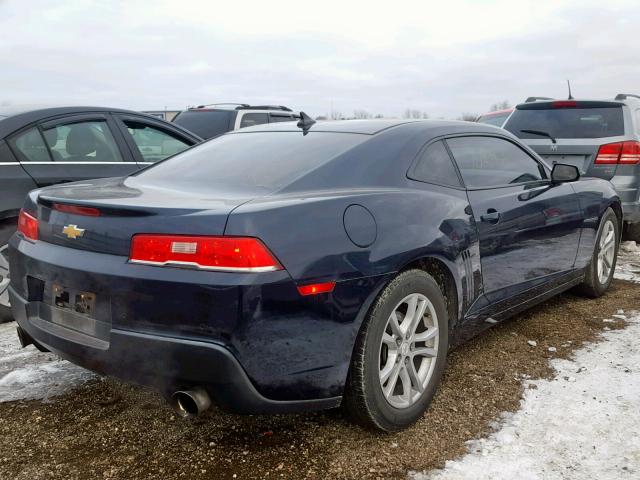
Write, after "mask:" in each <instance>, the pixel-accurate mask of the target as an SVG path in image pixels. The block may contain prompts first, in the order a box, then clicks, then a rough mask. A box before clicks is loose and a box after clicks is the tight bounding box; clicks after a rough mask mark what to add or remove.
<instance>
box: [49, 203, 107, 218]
mask: <svg viewBox="0 0 640 480" xmlns="http://www.w3.org/2000/svg"><path fill="white" fill-rule="evenodd" d="M53 209H54V210H57V211H58V212H63V213H72V214H73V215H84V216H87V217H99V216H100V210H98V209H97V208H94V207H81V206H79V205H67V204H65V203H54V204H53Z"/></svg>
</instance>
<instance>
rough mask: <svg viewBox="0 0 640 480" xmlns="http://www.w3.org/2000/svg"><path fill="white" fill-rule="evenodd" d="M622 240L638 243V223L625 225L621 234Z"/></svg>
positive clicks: (639, 227)
mask: <svg viewBox="0 0 640 480" xmlns="http://www.w3.org/2000/svg"><path fill="white" fill-rule="evenodd" d="M622 239H623V240H631V241H634V242H637V243H640V223H626V224H625V227H624V230H623V232H622Z"/></svg>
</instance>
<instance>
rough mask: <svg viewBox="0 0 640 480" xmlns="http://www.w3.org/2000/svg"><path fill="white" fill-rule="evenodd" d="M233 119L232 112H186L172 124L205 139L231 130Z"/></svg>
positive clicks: (233, 114) (233, 113)
mask: <svg viewBox="0 0 640 480" xmlns="http://www.w3.org/2000/svg"><path fill="white" fill-rule="evenodd" d="M234 119H235V112H234V111H232V110H187V111H185V112H182V113H180V114H179V115H178V116H177V117H176V118H175V119H174V120H173V122H174V123H177V124H178V125H180V126H181V127H183V128H186V129H187V130H189V131H190V132H193V133H195V134H196V135H199V136H201V137H202V138H205V139H206V138H213V137H217V136H218V135H222V134H223V133H227V132H228V131H230V130H233V128H232V125H231V123H232V122H233V120H234Z"/></svg>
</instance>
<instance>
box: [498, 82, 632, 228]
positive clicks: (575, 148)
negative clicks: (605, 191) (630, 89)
mask: <svg viewBox="0 0 640 480" xmlns="http://www.w3.org/2000/svg"><path fill="white" fill-rule="evenodd" d="M503 128H505V129H506V130H509V131H510V132H511V133H513V134H514V135H516V136H517V137H519V138H521V139H522V140H523V141H524V142H525V143H526V144H527V145H529V147H531V148H532V149H533V150H535V151H536V152H537V153H538V154H539V155H540V156H541V157H542V158H544V159H546V160H548V161H549V163H553V162H558V163H569V164H572V165H575V166H576V167H578V168H579V169H580V173H581V174H582V175H584V176H590V177H600V178H604V179H606V180H609V181H611V183H612V184H613V185H614V187H615V188H616V191H617V192H618V195H619V196H620V200H621V201H622V209H623V213H624V222H625V235H626V237H627V238H628V239H631V240H636V241H640V96H638V95H631V94H623V93H621V94H619V95H617V96H616V97H615V99H614V100H604V101H603V100H549V101H536V102H527V103H522V104H520V105H518V106H516V108H515V110H514V111H513V113H512V114H511V116H510V117H509V119H508V120H507V121H506V123H505V125H504V127H503Z"/></svg>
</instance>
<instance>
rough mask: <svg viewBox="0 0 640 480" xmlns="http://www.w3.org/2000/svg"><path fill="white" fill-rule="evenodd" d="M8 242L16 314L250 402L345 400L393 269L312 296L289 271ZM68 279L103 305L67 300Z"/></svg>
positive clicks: (47, 342)
mask: <svg viewBox="0 0 640 480" xmlns="http://www.w3.org/2000/svg"><path fill="white" fill-rule="evenodd" d="M9 254H10V262H11V269H12V270H11V273H12V275H11V287H10V288H11V291H10V295H11V302H12V309H13V314H14V317H15V318H16V320H17V321H18V323H19V325H20V327H21V328H23V329H24V331H25V332H26V333H27V334H29V335H30V336H31V337H32V338H33V339H34V340H35V341H36V342H37V343H38V344H41V345H42V346H43V347H45V348H47V349H49V350H51V351H53V352H54V353H57V354H58V355H60V356H62V357H63V358H67V359H68V360H70V361H72V362H73V363H76V364H78V365H81V366H83V367H86V368H88V369H90V370H94V371H96V372H99V373H104V374H109V375H113V376H116V377H119V378H122V379H124V380H129V381H133V382H136V383H140V384H144V385H152V386H155V387H157V388H160V389H162V390H164V391H165V392H170V391H171V390H172V389H185V388H190V387H194V386H203V387H205V388H206V389H207V390H208V391H209V393H210V395H211V397H212V399H213V400H214V401H216V402H218V403H219V404H220V405H221V406H222V407H224V408H228V409H230V410H233V411H237V412H244V413H259V412H277V411H296V410H309V409H320V408H329V407H332V406H336V405H338V404H339V402H340V397H341V395H342V392H343V389H344V384H345V381H346V377H347V372H348V369H349V364H350V360H351V352H352V349H353V344H354V341H355V337H356V335H357V332H358V329H359V326H360V323H361V321H362V318H363V316H364V315H365V314H366V311H367V310H368V308H369V306H370V304H371V302H372V301H373V300H374V298H375V296H376V295H377V292H379V291H380V289H381V288H382V287H383V286H384V284H385V283H386V279H387V276H386V275H380V276H375V277H365V278H357V279H353V280H345V281H342V282H338V284H337V285H336V288H335V290H334V292H333V293H331V294H323V295H318V296H310V297H301V296H300V294H299V293H298V291H297V289H296V285H295V283H294V282H293V280H292V279H291V278H290V276H289V274H288V273H287V272H286V271H278V272H268V273H260V274H230V273H222V272H204V271H194V270H185V269H178V268H161V267H155V266H147V265H136V264H130V263H128V262H127V259H126V257H120V256H116V255H109V254H101V253H95V252H89V251H84V250H79V249H71V248H67V247H63V246H59V245H54V244H50V243H46V242H42V241H37V242H35V243H34V242H29V241H27V240H24V239H23V238H22V237H21V236H20V235H14V237H13V238H12V239H11V241H10V251H9ZM60 285H61V286H63V287H64V288H65V289H67V288H68V289H69V291H71V292H72V294H71V295H72V296H73V297H76V294H80V293H82V292H89V293H91V294H94V295H95V296H96V300H95V308H94V309H93V312H94V313H93V314H92V315H85V316H83V315H81V314H78V313H76V312H75V311H73V310H72V309H69V308H58V307H57V306H56V301H55V300H54V294H53V293H52V292H53V291H54V290H55V288H56V286H60ZM76 298H77V297H76Z"/></svg>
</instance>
